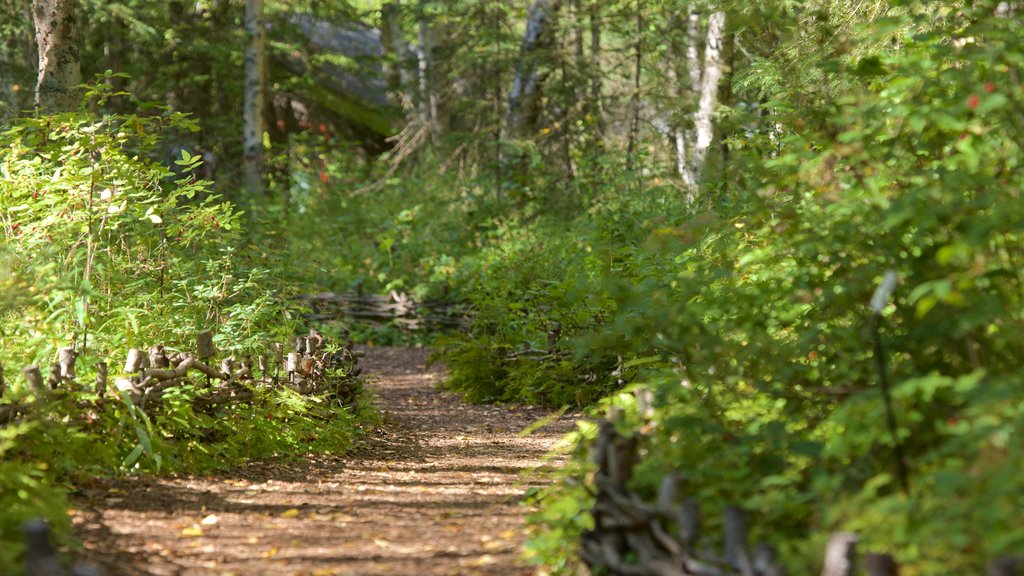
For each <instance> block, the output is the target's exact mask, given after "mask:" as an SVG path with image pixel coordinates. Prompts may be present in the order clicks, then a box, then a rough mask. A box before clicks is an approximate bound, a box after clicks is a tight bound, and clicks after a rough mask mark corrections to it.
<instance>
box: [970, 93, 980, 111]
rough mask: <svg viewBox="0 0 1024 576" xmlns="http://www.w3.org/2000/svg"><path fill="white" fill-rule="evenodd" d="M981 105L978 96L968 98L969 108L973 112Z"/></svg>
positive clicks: (973, 95)
mask: <svg viewBox="0 0 1024 576" xmlns="http://www.w3.org/2000/svg"><path fill="white" fill-rule="evenodd" d="M979 104H981V98H979V97H978V95H977V94H971V95H970V96H968V97H967V107H968V108H970V109H971V110H974V109H975V108H977V107H978V105H979Z"/></svg>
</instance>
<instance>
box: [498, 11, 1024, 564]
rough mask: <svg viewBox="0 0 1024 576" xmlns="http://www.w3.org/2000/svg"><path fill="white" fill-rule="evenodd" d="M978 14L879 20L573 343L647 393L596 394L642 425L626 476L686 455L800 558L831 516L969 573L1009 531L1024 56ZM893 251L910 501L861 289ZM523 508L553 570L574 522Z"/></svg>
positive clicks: (871, 543) (1003, 29) (699, 490)
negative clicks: (852, 60)
mask: <svg viewBox="0 0 1024 576" xmlns="http://www.w3.org/2000/svg"><path fill="white" fill-rule="evenodd" d="M991 8H992V7H991V6H986V7H984V8H981V7H979V8H978V11H977V12H975V13H972V14H970V15H967V14H958V13H954V12H951V11H947V12H945V13H944V16H945V17H946V18H947V19H946V20H943V21H942V22H941V23H940V24H938V25H936V24H935V23H934V21H933V20H932V19H931V16H928V17H927V18H926V17H924V16H920V17H918V16H914V15H908V16H894V17H893V19H892V22H890V23H889V24H891V26H879V27H878V30H877V31H876V32H877V33H878V34H879V35H880V37H881V36H884V35H886V34H889V33H890V31H891V30H902V31H905V32H904V34H905V35H904V36H903V37H902V39H901V40H902V41H901V46H900V49H899V50H898V51H890V50H887V49H881V50H879V52H878V53H876V54H874V55H865V56H864V57H863V58H862V63H863V62H868V60H866V59H870V65H868V64H864V65H862V66H859V67H858V68H857V69H856V72H855V73H854V75H853V76H851V77H848V78H847V80H846V81H847V82H848V84H847V86H846V87H845V88H844V94H845V95H844V96H842V97H841V98H838V99H836V100H829V99H823V100H822V101H821V102H820V103H815V102H811V103H805V104H804V107H801V108H798V109H796V110H793V112H792V113H791V114H789V115H781V116H780V117H779V121H780V122H781V123H783V125H785V126H792V127H794V128H793V131H792V132H790V133H789V135H788V136H787V137H786V139H785V140H784V141H782V143H781V146H780V149H779V152H778V154H777V155H776V156H774V157H773V158H769V159H767V160H766V159H763V158H760V157H756V156H754V157H742V156H741V157H740V158H738V159H736V161H738V162H741V163H742V165H743V166H744V167H745V172H746V173H745V175H744V177H745V178H750V177H751V176H754V177H755V178H756V182H757V183H756V185H754V186H745V187H730V190H733V192H731V193H729V194H723V195H719V196H717V197H716V198H715V201H716V205H715V206H714V209H713V210H714V211H713V212H712V213H708V214H702V215H698V216H696V217H694V218H692V219H689V220H688V221H686V222H683V223H682V224H679V225H675V226H672V227H668V228H663V229H659V230H655V231H654V233H653V234H651V235H650V236H649V237H648V239H647V241H646V244H645V250H643V251H640V252H637V253H636V254H635V255H634V256H633V257H631V258H630V260H631V262H632V263H631V264H629V265H627V266H624V267H623V271H624V272H625V277H624V278H621V277H620V278H614V279H612V280H611V282H612V285H619V286H620V287H621V289H610V290H609V292H610V293H611V294H614V295H615V301H616V305H615V306H613V307H612V308H613V309H615V310H617V313H616V314H615V316H614V317H613V318H611V319H610V321H609V322H608V323H607V324H606V325H605V326H603V327H601V328H599V329H598V330H596V331H595V334H594V335H593V338H592V339H590V340H589V341H587V347H588V349H592V348H593V347H597V348H598V349H607V350H609V351H615V352H617V353H619V354H626V353H627V352H628V357H629V358H632V360H630V361H627V362H626V364H627V365H629V364H633V365H635V366H636V367H637V368H638V372H637V374H636V375H635V377H634V378H632V382H633V383H632V384H631V388H639V387H643V388H647V389H650V390H652V391H654V392H655V397H656V403H655V406H654V409H653V413H651V414H648V415H640V414H638V413H637V411H636V408H635V405H636V404H635V402H629V401H628V397H623V398H619V399H617V400H613V401H612V403H613V404H616V405H619V406H620V407H621V408H622V409H624V410H626V412H627V414H628V415H630V416H629V419H628V420H629V421H630V422H632V424H629V423H624V424H623V425H624V426H625V427H626V428H632V429H639V428H641V427H642V428H643V430H644V431H645V432H646V440H645V450H644V451H643V454H644V456H643V458H642V461H641V462H640V464H639V468H638V471H637V478H636V480H635V485H636V488H637V489H639V490H641V491H644V492H646V493H648V494H649V495H653V490H654V489H655V487H656V485H657V480H658V478H660V476H661V475H663V474H664V473H665V472H667V471H670V470H677V471H680V472H683V473H685V474H686V476H687V478H688V481H689V482H688V490H689V492H690V494H691V495H693V496H696V497H698V498H699V499H700V500H701V502H702V504H703V505H704V506H705V507H706V508H708V509H720V508H721V507H722V506H724V505H725V504H736V503H739V504H741V505H743V506H745V507H747V508H748V509H750V510H752V511H753V512H754V517H755V518H757V524H756V525H755V528H754V530H755V537H758V534H756V533H757V532H759V531H760V530H764V533H763V536H764V537H766V538H768V539H771V540H776V541H777V542H778V544H780V545H781V546H782V548H783V549H784V551H785V554H784V557H786V558H787V559H788V562H790V563H791V566H790V568H791V569H792V570H793V571H794V572H796V573H806V572H810V571H812V570H814V569H815V568H814V567H815V566H816V562H818V561H819V559H820V554H821V550H822V537H823V535H825V534H827V533H828V532H829V531H831V530H834V529H839V528H843V529H853V530H857V531H859V532H860V533H861V534H862V541H863V543H864V547H865V548H867V549H869V550H877V551H892V552H895V553H896V555H897V557H898V558H899V559H900V561H901V563H903V564H904V568H905V569H907V570H910V571H911V572H912V573H914V574H946V573H951V572H955V573H981V572H982V571H983V570H984V568H983V567H984V564H985V562H986V561H987V560H988V559H990V558H992V557H994V556H996V555H998V554H1003V553H1010V552H1012V551H1014V550H1018V549H1019V547H1020V545H1021V540H1022V539H1024V533H1021V531H1020V529H1019V527H1018V526H1017V525H1016V524H1015V522H1016V518H1017V517H1018V516H1019V512H1020V506H1019V502H1014V498H1015V497H1014V496H1010V495H1011V494H1019V493H1020V491H1021V490H1022V489H1024V485H1022V484H1021V478H1024V474H1022V472H1024V462H1022V460H1021V457H1020V454H1018V452H1019V451H1018V450H1016V449H1015V448H1013V447H1014V446H1016V445H1019V442H1020V441H1021V439H1020V437H1019V433H1020V430H1021V427H1020V426H1021V416H1022V414H1021V412H1020V410H1019V405H1020V399H1021V390H1020V387H1019V386H1018V385H1017V384H1016V382H1019V380H1020V378H1021V376H1022V374H1021V368H1020V362H1019V358H1020V354H1021V350H1019V343H1020V341H1021V340H1020V330H1021V329H1022V326H1024V323H1022V318H1021V317H1020V313H1019V312H1020V310H1021V301H1020V283H1021V278H1020V276H1019V274H1018V273H1017V271H1018V270H1019V269H1020V267H1021V264H1022V263H1021V261H1020V257H1021V253H1020V251H1019V250H1017V249H1015V248H1013V247H1014V246H1017V245H1018V244H1019V242H1020V234H1021V225H1022V222H1024V220H1022V216H1024V215H1022V213H1021V211H1020V202H1019V201H1018V198H1017V197H1018V194H1019V190H1020V186H1021V184H1022V180H1021V170H1020V164H1019V158H1020V153H1021V144H1022V143H1021V140H1020V134H1021V130H1020V117H1019V114H1017V113H1015V112H1012V110H1014V109H1015V107H1016V106H1019V102H1020V101H1021V97H1022V90H1021V87H1020V86H1019V85H1018V84H1017V83H1015V81H1013V80H1012V78H1013V75H1012V70H1015V69H1016V68H1015V67H1016V66H1018V65H1019V64H1018V63H1019V61H1020V58H1021V55H1022V52H1021V44H1020V38H1019V36H1014V33H1013V32H1011V31H1010V29H1011V28H1013V26H1015V24H1013V23H1012V22H1010V21H1009V20H1007V19H1005V18H999V17H993V16H992V15H991V12H990V11H987V10H991ZM950 37H958V38H971V39H973V40H971V41H966V42H962V43H959V44H950V42H949V38H950ZM871 40H872V39H871V38H868V39H867V41H866V45H870V44H871ZM785 96H786V93H785V92H783V93H781V94H778V95H777V96H776V97H778V98H782V97H785ZM1015 103H1016V104H1015ZM807 106H811V107H812V108H811V109H810V110H808V109H807ZM815 106H819V107H820V108H819V110H818V112H817V113H818V114H820V116H815V114H816V112H815V111H814V109H813V107H815ZM815 117H817V118H819V121H820V122H821V124H820V125H817V126H813V127H812V126H810V125H809V124H807V123H806V122H805V120H806V119H807V118H815ZM887 269H892V270H895V271H896V272H897V273H898V274H899V276H900V278H901V286H900V288H899V290H898V291H897V297H896V300H895V302H894V303H893V304H891V305H890V306H889V307H888V308H887V309H886V310H885V314H884V320H883V328H882V329H883V339H884V341H885V343H886V356H887V358H886V360H887V361H888V363H889V364H890V367H891V371H892V373H893V375H894V378H895V379H896V381H897V382H898V383H897V384H896V386H895V390H894V397H895V403H896V414H897V419H898V421H899V430H898V434H899V437H900V439H901V443H902V444H903V446H904V450H905V451H906V452H907V461H908V464H909V467H910V471H911V491H910V493H909V495H905V494H903V493H902V492H901V491H900V489H899V486H898V483H897V482H896V479H895V466H894V455H893V446H892V440H891V438H890V435H889V431H888V429H887V426H886V423H885V418H884V410H883V406H882V397H881V394H880V393H879V389H878V374H877V372H876V371H875V367H874V360H873V358H872V351H871V340H870V314H871V313H870V311H869V309H868V308H867V303H868V300H869V299H870V296H871V294H872V291H873V290H874V287H875V286H876V285H877V283H878V282H879V281H880V278H881V276H882V273H883V272H884V271H885V270H887ZM492 386H493V385H492ZM598 412H599V413H604V412H605V411H604V410H603V409H601V410H599V411H598ZM571 473H572V474H573V475H574V476H575V477H576V478H577V479H578V480H577V482H579V481H583V482H585V481H586V475H585V473H581V472H571ZM574 495H575V496H574ZM567 497H568V498H575V499H576V501H577V502H579V504H580V506H581V507H584V508H585V506H586V502H587V500H586V496H585V495H584V494H583V493H581V492H580V491H579V488H578V487H577V484H576V483H569V484H567V485H566V486H565V487H562V488H559V489H556V490H555V491H554V492H553V494H551V495H548V496H545V498H549V499H551V502H555V503H557V502H562V500H563V499H564V498H567ZM564 505H565V504H564V503H563V504H552V505H550V506H552V507H554V506H564ZM538 521H539V522H542V523H545V524H546V525H547V526H548V528H547V532H546V533H543V532H542V534H541V535H540V536H538V539H537V541H536V543H535V544H534V546H535V547H537V548H538V549H540V550H544V551H546V552H543V553H539V555H540V558H541V559H543V560H545V561H547V562H549V563H554V564H556V565H562V564H564V563H565V562H566V559H565V557H564V556H562V555H561V554H560V553H559V548H558V546H557V545H556V543H559V542H563V541H564V539H565V538H566V535H569V536H571V534H572V533H573V532H572V530H573V529H572V527H571V526H572V522H571V521H569V520H568V517H566V516H559V515H557V514H550V515H547V516H543V515H542V516H540V517H539V518H538ZM562 550H563V553H564V548H563V549H562Z"/></svg>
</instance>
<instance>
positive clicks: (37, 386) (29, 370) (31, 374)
mask: <svg viewBox="0 0 1024 576" xmlns="http://www.w3.org/2000/svg"><path fill="white" fill-rule="evenodd" d="M21 373H22V374H24V375H25V380H28V385H29V387H30V388H32V390H33V391H35V392H41V391H43V390H44V389H45V388H43V373H42V372H40V371H39V366H37V365H36V364H32V365H31V366H27V367H26V368H25V369H24V370H22V371H21Z"/></svg>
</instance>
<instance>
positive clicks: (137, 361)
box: [124, 348, 149, 374]
mask: <svg viewBox="0 0 1024 576" xmlns="http://www.w3.org/2000/svg"><path fill="white" fill-rule="evenodd" d="M148 361H149V358H148V357H147V356H146V355H145V354H143V353H142V351H141V350H139V349H138V348H132V349H131V350H129V351H128V358H127V359H125V361H124V372H125V374H135V373H136V372H141V371H142V370H143V369H144V368H146V364H147V363H148Z"/></svg>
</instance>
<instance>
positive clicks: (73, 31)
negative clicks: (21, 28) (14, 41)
mask: <svg viewBox="0 0 1024 576" xmlns="http://www.w3.org/2000/svg"><path fill="white" fill-rule="evenodd" d="M32 16H33V20H34V21H35V26H36V44H37V45H38V47H39V76H38V82H37V83H36V101H35V104H36V108H38V109H39V110H40V111H41V112H44V113H49V114H56V113H60V112H70V111H72V110H75V109H76V108H77V107H78V101H79V98H80V95H79V93H78V86H79V84H81V83H82V70H81V66H80V63H79V54H80V51H81V46H82V29H81V25H80V24H81V22H80V20H79V16H78V2H77V1H76V0H33V1H32Z"/></svg>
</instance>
